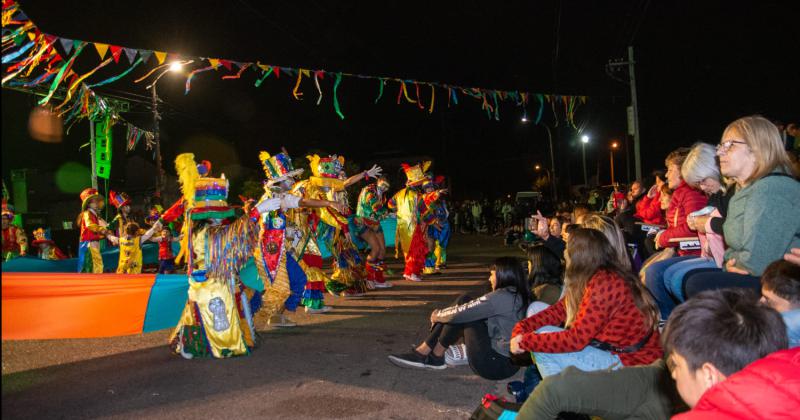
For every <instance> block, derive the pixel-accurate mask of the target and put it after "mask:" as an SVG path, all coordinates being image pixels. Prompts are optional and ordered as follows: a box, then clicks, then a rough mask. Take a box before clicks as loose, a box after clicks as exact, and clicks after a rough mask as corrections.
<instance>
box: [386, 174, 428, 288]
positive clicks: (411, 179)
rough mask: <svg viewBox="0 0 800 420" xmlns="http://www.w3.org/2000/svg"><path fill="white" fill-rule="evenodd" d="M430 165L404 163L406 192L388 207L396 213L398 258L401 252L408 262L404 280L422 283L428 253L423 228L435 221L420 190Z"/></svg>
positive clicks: (395, 198)
mask: <svg viewBox="0 0 800 420" xmlns="http://www.w3.org/2000/svg"><path fill="white" fill-rule="evenodd" d="M430 164H431V163H430V162H424V163H423V164H422V165H414V166H409V165H407V164H405V163H404V164H403V170H404V171H405V173H406V177H407V178H408V180H407V181H406V188H403V189H402V190H400V191H398V192H397V193H396V194H395V195H394V196H393V197H392V198H391V199H390V200H389V203H388V205H389V209H390V210H395V211H397V231H396V235H395V243H396V245H395V257H397V256H398V255H399V252H400V251H401V250H402V252H403V257H404V259H405V270H404V271H403V277H405V278H406V279H408V280H413V281H419V280H421V278H420V274H422V270H423V268H424V266H425V255H426V254H427V253H428V247H427V245H426V244H425V231H424V230H423V225H424V224H425V223H426V222H430V221H432V219H433V218H432V217H431V213H430V212H428V211H427V209H428V206H427V204H425V200H424V197H425V195H424V194H423V193H422V192H421V191H420V187H421V186H422V185H423V184H424V183H425V182H426V181H427V178H426V177H425V171H426V170H427V169H428V167H430Z"/></svg>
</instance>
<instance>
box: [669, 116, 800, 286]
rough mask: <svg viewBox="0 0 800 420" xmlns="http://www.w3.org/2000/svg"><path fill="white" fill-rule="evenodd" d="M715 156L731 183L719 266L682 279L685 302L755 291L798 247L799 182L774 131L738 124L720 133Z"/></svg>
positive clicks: (754, 121)
mask: <svg viewBox="0 0 800 420" xmlns="http://www.w3.org/2000/svg"><path fill="white" fill-rule="evenodd" d="M717 156H719V163H720V170H721V172H722V175H723V176H725V177H728V178H730V179H732V180H734V181H735V183H736V185H735V188H736V192H735V194H734V196H733V197H732V198H731V200H730V203H729V205H728V214H727V216H726V217H725V222H724V224H723V233H724V236H725V243H726V245H727V249H726V250H725V256H724V261H725V262H724V266H723V268H722V269H704V270H703V269H701V270H696V271H693V272H689V273H687V274H686V276H685V277H684V281H685V283H684V290H685V292H686V297H687V298H690V297H692V296H694V295H695V294H697V293H699V292H701V291H703V290H709V289H719V288H725V287H745V288H749V289H753V290H756V291H758V290H759V289H760V283H759V276H761V274H762V273H763V272H764V269H765V268H766V267H767V265H768V264H769V263H771V262H772V261H774V260H777V259H780V258H781V257H782V256H783V255H784V254H785V253H787V252H789V249H791V248H797V247H800V217H798V215H800V182H798V181H797V179H796V178H795V176H796V174H795V173H794V171H793V168H792V167H791V164H790V162H789V157H788V156H787V155H786V151H785V150H784V149H783V143H782V142H781V137H780V133H779V132H778V128H777V127H775V125H774V124H772V123H771V122H770V121H769V120H767V119H766V118H763V117H760V116H750V117H744V118H740V119H738V120H736V121H734V122H732V123H731V124H729V125H728V127H727V128H725V131H724V132H723V133H722V140H721V141H720V144H719V146H717Z"/></svg>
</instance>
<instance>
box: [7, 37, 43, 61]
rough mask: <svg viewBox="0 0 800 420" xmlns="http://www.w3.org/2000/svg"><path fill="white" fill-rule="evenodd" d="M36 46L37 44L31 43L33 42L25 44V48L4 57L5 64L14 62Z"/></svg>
mask: <svg viewBox="0 0 800 420" xmlns="http://www.w3.org/2000/svg"><path fill="white" fill-rule="evenodd" d="M34 45H35V42H33V41H31V42H29V43H27V44H25V45H24V46H22V48H20V49H18V50H17V51H14V52H13V53H11V54H7V55H4V56H3V64H8V63H10V62H12V61H14V59H15V58H17V57H19V56H21V55H22V54H25V51H28V50H29V49H31V47H33V46H34Z"/></svg>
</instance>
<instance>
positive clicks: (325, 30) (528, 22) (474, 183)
mask: <svg viewBox="0 0 800 420" xmlns="http://www.w3.org/2000/svg"><path fill="white" fill-rule="evenodd" d="M20 3H21V5H22V8H23V10H24V11H25V12H26V13H27V15H28V16H29V17H30V18H31V19H32V20H33V21H34V22H35V23H36V24H37V25H38V26H39V27H40V28H41V29H42V30H43V31H44V32H47V33H50V34H54V35H58V36H63V37H67V38H73V39H81V40H85V41H98V42H104V43H110V44H115V45H121V46H125V47H133V48H139V49H150V50H162V51H169V52H175V53H179V54H182V55H187V56H204V57H219V58H227V59H232V60H238V61H257V60H260V61H262V62H264V63H267V64H275V65H282V66H288V67H302V68H312V69H324V70H328V71H345V72H352V73H360V74H368V75H381V76H383V75H385V76H390V77H400V78H405V79H412V78H413V79H418V80H424V81H438V82H442V83H449V84H457V85H464V86H475V87H483V88H494V89H504V90H522V91H530V92H541V93H558V94H565V95H587V96H589V102H588V104H587V105H584V106H582V107H581V108H580V109H579V111H578V113H577V115H576V124H577V125H578V127H579V128H581V129H582V130H583V132H585V133H586V134H588V135H589V136H591V138H592V143H590V145H589V146H588V147H587V149H586V154H587V164H588V166H589V168H588V169H589V173H590V174H594V173H595V171H596V170H598V165H599V173H600V181H601V183H603V184H607V183H608V145H609V143H610V141H611V139H614V138H616V139H620V140H622V141H623V142H624V140H625V132H626V112H625V107H626V106H627V105H628V101H629V87H628V85H627V84H625V83H620V82H618V81H615V80H614V79H612V78H611V77H609V76H608V75H607V74H606V71H605V65H606V63H607V62H608V60H609V59H612V58H622V57H624V56H625V54H626V53H627V51H626V50H627V45H629V44H631V43H632V45H634V47H635V48H636V54H637V61H638V64H637V67H636V76H637V82H638V83H637V87H638V90H639V101H640V107H639V109H640V123H641V137H642V150H643V152H642V159H643V168H644V171H645V172H649V171H650V170H651V169H654V168H656V167H662V166H663V158H664V157H665V156H666V154H667V153H668V152H669V151H670V150H671V149H674V148H675V147H678V146H681V145H687V146H688V145H691V144H692V143H693V142H695V141H698V140H704V141H707V142H710V143H716V142H717V141H718V140H719V136H720V135H721V133H722V130H723V129H724V127H725V125H726V124H727V123H729V122H730V121H732V120H733V119H735V118H737V117H740V116H743V115H748V114H752V113H761V114H763V115H765V116H767V117H768V118H772V119H776V120H780V121H797V120H798V119H800V107H798V105H797V104H798V100H797V98H798V97H800V91H798V86H800V80H798V79H800V78H799V77H798V74H800V62H799V61H798V54H797V46H798V45H800V35H799V34H800V31H798V30H797V18H798V13H797V12H798V7H797V2H792V1H785V2H774V1H753V2H748V3H741V4H743V5H741V6H739V5H738V4H740V3H737V6H733V5H732V3H731V2H722V1H713V2H712V1H709V2H705V1H704V2H698V1H675V2H655V1H646V0H645V1H614V2H610V1H557V0H550V1H524V2H522V1H520V2H487V1H471V0H468V1H459V2H430V1H429V2H418V3H415V2H392V1H381V2H353V1H337V2H322V1H303V2H289V1H280V2H273V1H263V2H262V1H255V0H249V1H245V0H236V1H226V2H196V1H194V2H182V1H159V2H154V1H138V2H128V1H125V2H123V1H116V2H113V1H81V2H63V1H62V2H54V1H53V2H48V1H21V2H20ZM84 55H85V56H86V57H81V58H83V60H78V63H76V71H77V72H78V73H80V74H82V73H84V72H85V71H88V70H90V69H91V68H93V67H94V66H95V65H96V64H97V63H98V58H97V55H96V53H95V52H94V51H87V52H85V53H84ZM153 63H154V60H152V59H151V61H150V62H149V64H148V65H147V66H146V68H145V67H142V68H139V69H137V70H135V71H134V72H133V73H132V74H131V76H129V77H127V78H126V79H123V80H122V81H120V82H118V83H115V84H112V85H110V86H108V87H107V89H105V88H98V92H100V93H103V92H105V93H109V94H113V95H120V96H125V97H129V98H133V99H136V100H144V101H145V103H142V104H139V103H134V104H133V110H132V111H133V112H131V113H129V114H124V117H125V118H126V119H128V120H130V121H131V122H134V123H136V124H138V125H140V126H141V127H143V128H150V125H151V120H150V114H149V104H147V103H146V102H148V101H149V96H148V95H149V91H147V90H145V88H144V84H134V83H133V82H132V80H134V79H135V78H138V77H139V76H141V75H143V74H144V73H145V71H146V70H149V69H150V68H152V67H153V66H154V64H153ZM127 66H128V64H127V61H126V59H124V58H122V59H121V60H120V63H119V64H116V65H111V66H108V67H109V68H108V74H116V73H119V72H120V71H122V70H123V69H125V68H127ZM221 75H222V74H221V73H220V72H217V73H214V72H210V73H202V74H199V75H198V76H197V77H196V78H195V80H194V82H193V83H192V89H191V92H190V93H189V94H188V95H186V96H184V94H183V87H184V85H183V84H184V81H185V78H182V77H177V76H174V77H173V75H168V76H166V77H165V78H164V79H162V81H160V82H159V85H158V88H159V90H158V91H159V95H160V96H161V97H162V99H163V100H164V102H165V105H164V120H163V121H162V142H163V143H162V144H163V146H162V147H163V155H164V159H165V168H166V169H167V171H174V169H173V165H172V159H173V158H174V156H175V154H176V153H179V152H183V151H192V152H194V153H195V154H196V155H197V158H198V159H209V160H212V161H213V162H214V163H215V165H218V166H226V165H235V164H239V165H241V166H242V167H244V169H243V170H242V171H239V173H235V174H233V177H234V180H235V181H237V182H240V181H241V180H242V179H244V178H246V177H248V176H261V172H260V170H259V168H260V163H259V162H258V160H257V153H258V151H259V150H267V151H270V152H272V153H274V152H276V151H278V150H279V148H280V146H282V145H283V146H286V147H287V148H288V149H289V151H290V153H291V154H292V155H293V156H295V157H296V158H299V157H302V156H304V155H305V153H306V152H307V151H309V150H311V149H321V150H325V151H328V152H338V153H340V154H343V155H345V156H346V157H348V159H351V160H354V161H355V162H356V163H358V164H360V165H361V166H362V167H366V166H367V165H370V164H371V163H372V162H373V161H387V160H392V161H399V160H401V159H417V158H420V157H422V156H429V157H430V158H432V159H434V161H435V166H434V169H435V171H436V172H437V173H444V174H445V175H448V176H450V178H451V181H452V187H453V191H454V193H455V194H456V196H457V197H460V198H464V197H467V196H477V195H479V194H485V195H488V196H496V195H500V194H506V193H511V192H513V191H518V190H527V189H530V187H531V185H532V183H533V179H534V177H535V176H536V174H535V172H534V169H533V166H534V164H536V163H541V164H543V165H547V166H549V152H548V146H547V135H546V131H545V130H544V129H543V128H542V127H536V126H533V125H532V124H530V123H529V124H527V125H525V124H522V123H521V122H520V117H521V116H522V113H523V110H522V109H520V108H517V107H515V106H513V105H511V104H510V103H508V104H506V105H502V106H501V110H500V121H493V120H489V119H487V118H486V114H485V113H484V112H483V111H482V110H481V108H480V103H479V102H477V101H476V100H474V99H468V98H466V97H463V96H462V97H461V101H460V105H458V106H453V107H451V108H449V109H447V108H446V104H445V103H444V102H443V100H444V96H445V95H444V94H443V93H444V91H441V90H440V91H439V92H437V93H438V94H439V95H441V96H438V95H437V101H440V102H438V104H437V107H436V109H435V111H434V112H433V114H428V112H427V110H426V111H421V110H419V109H418V108H417V107H416V106H415V105H413V104H408V103H405V102H402V103H401V104H400V105H397V104H396V102H395V98H396V94H397V88H398V86H397V84H396V83H389V84H387V86H386V91H385V93H384V96H383V98H382V99H381V101H380V102H379V103H378V104H374V103H373V102H374V99H375V97H376V96H377V81H374V80H356V79H349V78H346V79H344V81H343V83H342V85H341V86H340V88H339V100H340V101H341V104H342V110H343V112H344V114H345V116H346V118H345V120H343V121H342V120H340V119H339V118H338V117H337V116H336V114H335V113H334V110H333V106H332V102H331V96H330V95H331V91H332V85H333V80H331V79H330V78H327V79H326V80H324V81H323V83H322V88H323V95H324V96H323V101H322V104H321V105H320V106H316V105H315V102H316V97H317V93H316V89H315V88H314V84H313V82H311V81H308V80H307V81H306V82H305V83H304V84H303V85H302V91H303V92H304V93H305V99H304V100H303V101H296V100H295V99H294V98H293V97H292V96H291V90H292V88H293V87H294V82H295V79H294V78H292V77H284V76H282V77H281V78H280V79H278V80H276V79H274V78H272V77H270V78H269V79H267V80H266V81H265V82H264V84H263V85H262V86H261V87H259V88H256V87H254V86H253V83H254V81H255V79H256V76H257V74H256V72H252V71H248V72H246V73H245V76H243V77H242V79H240V80H233V81H227V80H225V81H223V80H221V79H220V77H221ZM617 77H620V78H623V79H627V73H625V72H621V73H618V74H617ZM101 78H104V76H103V74H101V73H98V75H97V76H96V80H101ZM2 95H3V96H2V98H3V102H2V111H3V132H2V138H3V141H2V144H3V176H4V179H6V180H8V174H9V171H10V170H11V169H14V168H32V167H36V168H39V169H40V170H41V171H45V172H46V171H52V170H54V169H55V168H57V167H58V166H59V165H61V164H62V163H63V162H64V161H66V160H74V161H79V162H84V163H86V164H88V152H87V151H86V150H85V149H84V151H81V152H79V151H78V147H79V146H80V145H81V144H83V143H85V142H86V141H87V138H88V125H87V124H86V123H82V124H78V125H76V126H75V127H73V129H72V130H73V131H72V132H71V134H70V135H69V136H68V137H66V138H65V141H64V142H63V143H61V144H57V145H50V144H42V143H37V142H35V141H33V140H31V139H30V138H29V137H28V136H27V134H26V124H27V116H28V113H29V112H30V109H31V108H32V106H33V104H34V101H35V98H33V97H31V96H27V95H25V94H22V93H17V92H9V91H7V90H5V89H4V90H3V93H2ZM426 103H427V100H426ZM536 108H537V105H536V104H535V102H534V103H532V104H531V105H529V107H528V109H527V112H528V115H529V116H530V114H531V113H534V112H535V110H536ZM550 115H551V114H549V112H546V113H545V116H546V117H545V119H544V121H543V122H544V123H546V124H548V125H550V126H551V127H552V128H554V131H553V134H554V142H555V143H556V171H557V172H558V174H559V177H560V178H561V182H562V183H563V185H569V184H570V180H571V181H572V183H580V182H581V181H582V172H581V168H580V165H581V153H580V144H579V143H577V139H578V136H579V134H578V133H576V132H575V130H573V129H571V128H568V127H566V126H565V124H564V122H563V120H562V121H559V122H558V124H559V125H558V127H555V126H554V124H555V121H554V120H553V119H552V118H551V116H550ZM562 115H563V114H562ZM115 135H116V139H115V140H116V141H117V143H116V145H117V149H115V158H114V166H113V167H112V168H113V169H112V176H113V177H112V187H114V186H115V185H118V187H117V188H120V187H122V188H124V185H125V179H124V177H125V174H126V173H129V171H123V170H121V169H120V168H124V166H125V165H126V162H129V160H127V159H128V158H131V157H133V156H140V157H146V158H152V155H151V154H148V153H146V152H144V151H143V150H142V148H141V147H140V148H139V149H138V150H137V151H135V152H133V153H131V154H129V155H127V156H126V154H125V152H124V149H122V147H123V146H122V143H123V142H124V130H118V131H117V132H115ZM630 144H631V149H632V140H631V143H630ZM631 154H632V152H631ZM386 170H387V171H389V172H390V173H396V171H397V170H398V167H397V166H394V167H388V168H386ZM632 170H633V164H632V163H631V171H632ZM616 171H617V178H618V180H619V179H622V180H623V181H624V180H625V172H626V166H625V158H624V151H622V152H620V153H619V154H618V155H617V166H616ZM498 184H500V186H499V187H498Z"/></svg>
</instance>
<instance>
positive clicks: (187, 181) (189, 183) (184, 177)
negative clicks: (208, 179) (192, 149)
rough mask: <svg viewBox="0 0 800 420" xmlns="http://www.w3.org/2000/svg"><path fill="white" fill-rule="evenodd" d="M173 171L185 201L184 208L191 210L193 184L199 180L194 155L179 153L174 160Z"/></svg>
mask: <svg viewBox="0 0 800 420" xmlns="http://www.w3.org/2000/svg"><path fill="white" fill-rule="evenodd" d="M175 171H176V172H177V173H178V181H179V182H180V184H181V192H182V193H183V199H184V200H186V208H192V207H194V190H195V184H196V183H197V180H198V179H200V172H198V171H197V163H195V161H194V154H193V153H181V154H180V155H178V157H176V158H175Z"/></svg>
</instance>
